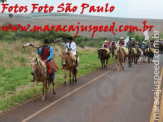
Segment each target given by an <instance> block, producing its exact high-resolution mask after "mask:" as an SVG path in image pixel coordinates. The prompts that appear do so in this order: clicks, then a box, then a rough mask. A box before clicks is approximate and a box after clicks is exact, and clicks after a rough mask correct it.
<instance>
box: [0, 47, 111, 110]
mask: <svg viewBox="0 0 163 122" xmlns="http://www.w3.org/2000/svg"><path fill="white" fill-rule="evenodd" d="M88 49H89V48H88ZM78 55H79V58H80V61H79V71H78V75H77V76H78V78H79V77H81V76H84V75H86V74H88V73H90V72H92V71H94V70H96V69H98V68H100V67H101V63H100V60H99V59H98V56H97V50H96V49H95V48H90V50H87V49H85V50H84V49H79V52H78ZM0 56H1V57H3V60H4V59H5V57H4V54H3V53H2V54H1V55H0ZM26 59H27V58H26V56H23V55H22V56H21V55H18V56H17V58H10V59H9V60H13V61H11V63H13V62H14V60H16V61H17V62H20V63H21V64H24V63H25V64H26V63H28V64H30V61H29V60H26ZM28 61H29V62H28ZM55 61H56V63H57V64H58V66H59V67H61V58H60V55H58V56H57V57H56V58H55ZM112 62H114V59H112V58H110V59H109V63H112ZM7 63H9V62H7ZM9 65H12V64H9ZM30 71H31V67H30V65H27V66H26V65H24V66H22V65H20V66H18V67H16V66H13V65H12V67H9V68H5V67H1V68H0V112H4V111H6V110H9V109H10V108H12V107H14V106H18V105H20V104H22V103H23V102H25V101H26V100H27V99H30V98H32V97H33V86H34V83H32V82H30V81H31V79H32V76H31V75H30ZM67 81H68V78H67ZM55 82H56V86H60V85H62V84H63V83H64V73H63V70H62V69H59V70H58V71H57V72H56V79H55ZM41 92H42V83H39V85H38V89H37V93H38V94H41Z"/></svg>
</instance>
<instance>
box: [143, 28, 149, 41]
mask: <svg viewBox="0 0 163 122" xmlns="http://www.w3.org/2000/svg"><path fill="white" fill-rule="evenodd" d="M144 36H145V40H149V34H148V31H147V30H146V31H144Z"/></svg>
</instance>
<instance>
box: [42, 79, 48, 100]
mask: <svg viewBox="0 0 163 122" xmlns="http://www.w3.org/2000/svg"><path fill="white" fill-rule="evenodd" d="M46 85H47V83H46V81H44V82H43V88H42V93H43V94H42V102H44V101H45V97H46Z"/></svg>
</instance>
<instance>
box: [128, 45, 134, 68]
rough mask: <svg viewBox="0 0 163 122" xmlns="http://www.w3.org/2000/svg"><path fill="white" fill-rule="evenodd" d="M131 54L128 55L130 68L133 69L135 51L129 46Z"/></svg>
mask: <svg viewBox="0 0 163 122" xmlns="http://www.w3.org/2000/svg"><path fill="white" fill-rule="evenodd" d="M128 50H129V53H128V66H129V67H132V62H133V59H134V49H133V48H132V46H131V45H129V48H128Z"/></svg>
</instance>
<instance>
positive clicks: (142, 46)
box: [141, 41, 146, 49]
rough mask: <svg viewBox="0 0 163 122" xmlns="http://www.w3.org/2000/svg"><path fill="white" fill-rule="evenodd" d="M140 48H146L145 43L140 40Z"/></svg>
mask: <svg viewBox="0 0 163 122" xmlns="http://www.w3.org/2000/svg"><path fill="white" fill-rule="evenodd" d="M141 48H142V49H145V48H146V44H145V42H144V41H143V42H142V45H141Z"/></svg>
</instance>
